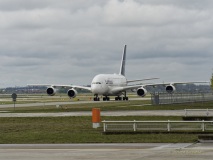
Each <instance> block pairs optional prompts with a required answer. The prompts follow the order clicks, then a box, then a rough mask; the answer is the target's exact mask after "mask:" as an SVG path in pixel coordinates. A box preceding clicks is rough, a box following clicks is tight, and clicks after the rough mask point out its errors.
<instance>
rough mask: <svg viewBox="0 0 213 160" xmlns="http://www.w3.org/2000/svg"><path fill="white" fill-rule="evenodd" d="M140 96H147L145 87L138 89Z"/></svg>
mask: <svg viewBox="0 0 213 160" xmlns="http://www.w3.org/2000/svg"><path fill="white" fill-rule="evenodd" d="M137 94H138V96H141V97H145V96H146V94H147V90H146V89H145V88H143V87H141V88H138V89H137Z"/></svg>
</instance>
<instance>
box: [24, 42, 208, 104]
mask: <svg viewBox="0 0 213 160" xmlns="http://www.w3.org/2000/svg"><path fill="white" fill-rule="evenodd" d="M126 48H127V45H125V46H124V51H123V54H122V60H121V65H120V71H119V74H98V75H96V76H95V77H94V78H93V80H92V82H91V87H85V86H78V85H51V84H29V85H28V86H46V87H47V90H46V92H47V94H48V95H50V96H54V95H55V94H56V92H57V88H62V87H63V88H69V90H68V91H67V95H68V96H69V97H70V98H75V97H76V96H77V94H78V92H77V91H76V89H83V90H88V91H90V92H92V93H93V94H94V98H93V100H94V101H100V98H99V95H102V96H103V101H109V100H110V97H109V96H115V100H116V101H118V100H124V101H125V100H126V101H128V100H129V98H128V97H127V94H126V92H127V90H136V93H137V95H138V96H140V97H145V96H146V94H147V89H146V87H147V86H153V87H155V86H157V85H164V86H165V90H166V91H167V92H168V93H173V92H175V91H176V87H175V85H176V84H188V83H206V82H185V83H182V82H180V83H179V82H177V83H155V84H136V85H128V84H129V83H132V82H138V81H146V80H154V79H159V78H149V79H137V80H127V78H126V77H125V65H126Z"/></svg>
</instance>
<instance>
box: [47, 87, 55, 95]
mask: <svg viewBox="0 0 213 160" xmlns="http://www.w3.org/2000/svg"><path fill="white" fill-rule="evenodd" d="M55 93H56V90H55V88H53V87H49V88H47V94H48V95H49V96H54V95H55Z"/></svg>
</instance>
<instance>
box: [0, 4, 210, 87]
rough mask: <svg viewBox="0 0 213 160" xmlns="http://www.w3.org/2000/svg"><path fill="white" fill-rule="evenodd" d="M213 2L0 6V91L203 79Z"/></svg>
mask: <svg viewBox="0 0 213 160" xmlns="http://www.w3.org/2000/svg"><path fill="white" fill-rule="evenodd" d="M212 15H213V1H212V0H202V1H200V0H178V1H177V0H107V1H102V0H72V1H67V0H60V1H59V0H0V75H1V80H0V87H8V86H25V85H27V84H29V83H44V84H46V83H53V84H79V85H80V84H82V85H86V84H90V82H91V80H92V78H93V77H94V76H95V75H96V74H99V73H118V71H119V67H120V60H121V54H122V52H123V46H124V44H127V64H126V76H127V78H128V79H139V78H150V77H159V78H160V80H159V81H160V82H162V81H164V82H169V81H172V82H175V81H178V82H179V81H200V80H202V81H203V80H204V81H206V80H209V79H210V76H211V72H212V68H213V65H212V62H213V53H212V50H213V16H212Z"/></svg>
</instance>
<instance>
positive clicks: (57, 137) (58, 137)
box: [0, 116, 197, 144]
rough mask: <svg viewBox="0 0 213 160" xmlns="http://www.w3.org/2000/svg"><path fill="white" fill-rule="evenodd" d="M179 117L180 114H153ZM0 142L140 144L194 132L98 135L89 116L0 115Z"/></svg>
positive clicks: (188, 138) (186, 137)
mask: <svg viewBox="0 0 213 160" xmlns="http://www.w3.org/2000/svg"><path fill="white" fill-rule="evenodd" d="M102 119H105V120H124V119H125V120H132V119H136V120H151V119H152V120H153V118H151V117H135V116H134V117H125V118H124V117H102ZM154 119H159V120H168V119H170V120H179V119H181V117H155V118H154ZM0 128H1V129H0V143H4V144H10V143H15V144H17V143H18V144H23V143H27V144H28V143H30V144H33V143H142V142H149V143H151V142H158V143H163V142H171V143H176V142H195V141H196V140H197V135H196V134H147V133H142V134H110V135H106V134H102V127H101V128H99V129H93V128H92V123H91V117H55V118H47V117H43V118H0Z"/></svg>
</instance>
